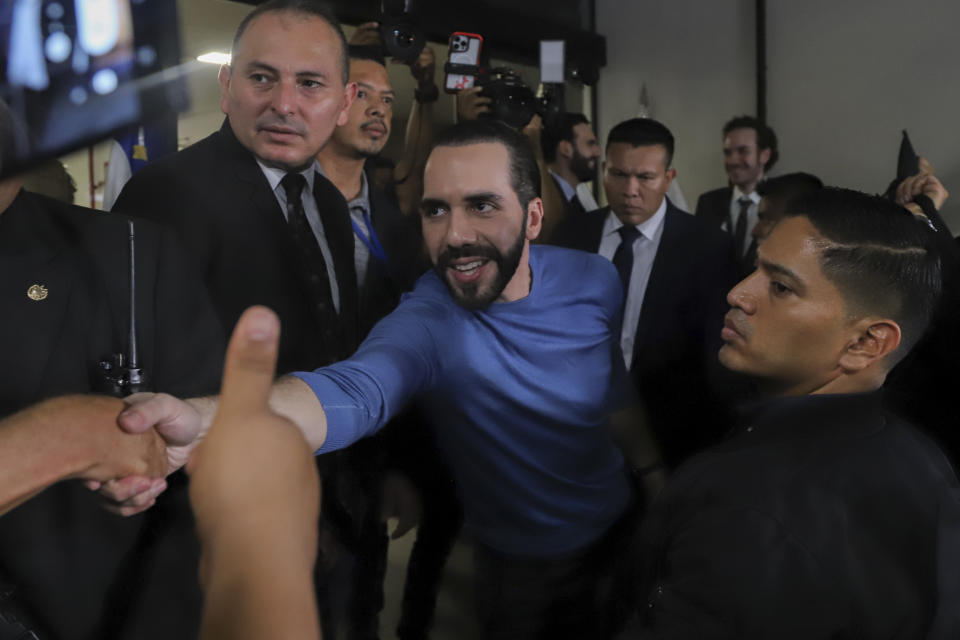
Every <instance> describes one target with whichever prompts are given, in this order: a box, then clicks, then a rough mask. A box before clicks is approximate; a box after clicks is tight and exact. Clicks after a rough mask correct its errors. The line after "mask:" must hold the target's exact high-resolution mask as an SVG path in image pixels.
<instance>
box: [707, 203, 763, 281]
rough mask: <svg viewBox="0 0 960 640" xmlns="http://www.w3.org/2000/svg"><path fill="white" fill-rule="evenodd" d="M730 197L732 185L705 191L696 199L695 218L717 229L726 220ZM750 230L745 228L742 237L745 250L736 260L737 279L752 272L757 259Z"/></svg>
mask: <svg viewBox="0 0 960 640" xmlns="http://www.w3.org/2000/svg"><path fill="white" fill-rule="evenodd" d="M732 197H733V187H723V188H722V189H714V190H713V191H707V192H706V193H704V194H703V195H701V196H700V198H699V199H698V200H697V212H696V214H695V215H696V217H697V219H698V220H703V221H704V222H705V223H706V224H708V225H710V226H713V227H716V228H718V229H719V228H720V225H722V224H723V223H724V222H726V221H727V216H728V215H729V214H730V199H731V198H732ZM750 231H751V229H747V237H746V238H745V239H744V242H745V244H746V246H747V250H746V252H745V253H744V254H743V257H742V258H739V259H738V260H737V266H738V276H737V277H738V279H742V278H745V277H747V276H748V275H750V274H751V273H753V270H754V263H755V262H756V261H757V242H756V241H755V240H754V239H753V236H751V235H750ZM731 237H732V236H731Z"/></svg>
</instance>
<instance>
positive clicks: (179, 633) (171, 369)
mask: <svg viewBox="0 0 960 640" xmlns="http://www.w3.org/2000/svg"><path fill="white" fill-rule="evenodd" d="M136 237H137V240H136V258H137V323H138V333H139V335H138V350H139V358H140V364H141V366H142V367H143V368H144V369H145V370H146V372H147V373H148V374H149V376H150V377H149V382H150V384H149V386H150V388H152V389H155V390H160V391H168V392H171V393H175V394H178V395H197V394H204V393H210V392H212V391H215V390H216V388H217V387H218V385H219V379H220V370H221V360H222V357H223V335H222V333H221V331H220V326H219V322H218V321H217V319H216V316H215V314H214V312H213V309H212V307H211V305H210V302H209V300H208V299H207V298H206V294H205V292H204V290H203V287H202V286H200V284H199V283H198V282H197V278H196V276H195V275H194V274H193V273H192V272H191V270H190V269H189V268H188V266H189V264H190V263H189V261H188V260H187V258H186V256H185V254H184V253H183V251H182V250H181V249H180V248H179V246H177V244H176V243H175V242H174V237H173V234H172V233H170V232H168V231H161V230H160V229H159V228H157V227H156V225H154V224H153V223H150V222H148V221H142V220H141V221H137V223H136ZM127 246H128V231H127V222H126V218H123V217H121V216H118V215H112V214H103V213H94V212H91V211H89V210H86V209H81V208H80V207H74V206H71V205H67V204H64V203H62V202H59V201H56V200H53V199H50V198H45V197H43V196H37V195H34V194H30V193H27V192H21V193H20V195H19V196H18V197H17V199H16V200H15V201H14V203H13V204H12V205H11V206H10V207H9V208H8V209H7V210H6V211H5V212H4V213H2V214H0V300H2V301H3V313H2V314H0V353H2V354H3V365H4V372H5V375H4V382H3V384H2V385H0V415H6V414H9V413H11V412H13V411H15V410H18V409H20V408H22V407H24V406H27V405H30V404H33V403H35V402H37V401H39V400H41V399H44V398H47V397H51V396H55V395H61V394H65V393H87V392H90V391H92V390H94V389H95V388H96V383H97V380H98V378H97V364H98V362H99V361H100V360H101V359H103V358H106V357H109V356H110V355H111V354H112V353H114V352H117V351H123V352H126V351H127V349H126V347H127V338H126V336H127V331H128V324H129V322H128V317H129V316H128V309H129V285H128V278H129V270H128V267H127V260H128V257H127V256H128V252H127ZM34 284H38V285H42V286H44V287H45V288H46V290H47V297H46V298H45V299H43V300H31V299H30V298H28V296H27V290H28V288H29V287H31V286H32V285H34ZM171 483H172V484H176V483H175V482H174V481H173V480H171ZM154 509H156V510H157V511H156V512H154V511H153V510H151V513H150V514H145V515H140V516H135V517H132V518H126V519H125V518H120V517H118V516H115V515H113V514H110V513H107V512H106V511H105V510H104V509H103V508H102V506H101V504H100V501H99V499H98V497H97V496H96V495H95V494H93V493H92V492H90V491H88V490H87V489H85V488H83V487H82V486H80V485H79V484H78V483H74V482H66V483H61V484H58V485H56V486H54V487H51V488H50V489H47V490H46V491H45V492H44V493H43V494H41V495H40V496H38V497H36V498H34V499H32V500H30V501H28V502H27V503H25V504H23V505H21V506H19V507H17V508H16V509H14V510H13V511H12V512H10V513H9V514H7V515H5V516H4V517H3V518H2V519H0V580H2V581H3V582H4V583H6V584H7V586H10V587H12V588H13V589H14V595H13V597H12V598H11V600H10V601H4V602H3V603H2V604H0V610H6V609H7V608H8V606H11V607H12V608H13V609H15V610H16V611H18V612H19V613H21V614H22V615H23V618H24V620H25V621H26V622H27V623H28V624H29V625H35V627H36V629H35V630H36V631H37V633H38V634H39V635H40V637H41V638H44V639H50V640H55V639H57V638H86V637H122V638H157V639H160V638H172V637H188V636H190V635H192V634H195V633H196V629H197V625H198V623H199V614H200V602H201V598H200V592H199V589H198V588H197V587H196V562H197V555H198V554H197V551H198V549H197V546H196V543H195V542H192V541H193V540H194V534H193V530H194V525H193V521H192V518H190V517H189V506H188V505H187V496H186V491H185V490H178V489H174V490H170V491H168V492H167V493H166V494H165V495H164V496H161V498H160V499H159V500H158V503H157V506H156V507H154ZM145 522H147V523H148V526H149V531H150V533H149V535H150V536H152V537H153V538H154V539H153V542H154V543H155V544H154V545H152V546H151V551H149V552H148V553H146V554H144V555H143V556H141V557H139V558H137V561H136V562H135V563H131V564H128V565H126V569H129V570H130V571H131V573H130V574H129V575H127V576H126V577H125V578H119V577H118V575H117V572H118V568H119V567H121V566H124V565H122V560H123V559H124V555H125V554H126V553H128V552H129V551H130V550H131V548H133V546H134V544H135V541H136V540H137V537H138V535H140V534H142V533H143V532H144V531H145V530H147V528H148V527H147V526H145V525H144V523H145ZM111 585H112V586H111ZM111 588H113V589H116V592H113V593H108V589H111ZM127 600H129V602H128V604H129V609H127V610H126V611H124V610H123V609H124V608H125V606H124V604H123V603H124V601H127ZM171 611H174V612H176V613H175V614H171ZM105 613H107V614H108V615H107V616H106V617H107V620H105V621H101V622H102V624H98V620H99V619H100V618H101V616H102V615H103V614H105Z"/></svg>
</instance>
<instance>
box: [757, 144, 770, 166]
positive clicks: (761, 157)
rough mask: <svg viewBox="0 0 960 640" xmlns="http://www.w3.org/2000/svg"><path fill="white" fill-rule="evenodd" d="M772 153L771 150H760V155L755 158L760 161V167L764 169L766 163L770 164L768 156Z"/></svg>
mask: <svg viewBox="0 0 960 640" xmlns="http://www.w3.org/2000/svg"><path fill="white" fill-rule="evenodd" d="M772 153H773V151H772V150H771V149H761V150H760V155H759V156H757V159H758V160H760V164H761V166H763V168H764V169H766V167H767V163H768V162H770V154H772Z"/></svg>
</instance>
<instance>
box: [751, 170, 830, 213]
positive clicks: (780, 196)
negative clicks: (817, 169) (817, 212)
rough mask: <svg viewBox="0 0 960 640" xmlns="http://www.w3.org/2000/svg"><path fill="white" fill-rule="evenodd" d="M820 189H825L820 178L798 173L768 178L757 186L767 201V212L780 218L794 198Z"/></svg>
mask: <svg viewBox="0 0 960 640" xmlns="http://www.w3.org/2000/svg"><path fill="white" fill-rule="evenodd" d="M820 189H823V182H822V181H821V180H820V178H818V177H817V176H815V175H813V174H811V173H803V172H802V171H798V172H796V173H785V174H783V175H782V176H777V177H775V178H767V179H766V180H764V181H763V182H761V183H760V184H758V185H757V194H758V195H759V196H760V197H761V198H766V199H767V212H768V213H771V214H773V215H774V216H779V215H781V214H782V212H783V210H784V209H786V208H787V205H788V203H789V202H790V201H791V200H792V199H793V198H796V197H798V196H800V195H803V194H805V193H813V192H814V191H819V190H820Z"/></svg>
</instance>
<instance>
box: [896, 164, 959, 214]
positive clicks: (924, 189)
mask: <svg viewBox="0 0 960 640" xmlns="http://www.w3.org/2000/svg"><path fill="white" fill-rule="evenodd" d="M917 195H925V196H927V197H928V198H930V200H931V201H933V206H934V207H935V208H936V209H937V211H939V210H940V208H941V207H943V203H944V202H946V200H947V198H948V197H949V196H950V193H949V192H948V191H947V189H946V188H945V187H944V186H943V184H941V182H940V181H939V180H938V179H937V177H936V176H935V175H933V174H925V173H919V174H917V175H915V176H910V177H909V178H907V179H906V180H904V181H903V182H901V183H900V186H898V187H897V194H896V201H897V204H899V205H901V206H903V207H907V208H908V209H910V210H911V211H913V212H914V213H918V212H919V213H920V214H922V213H923V212H922V211H917V210H919V207H917V205H916V204H914V203H913V198H914V196H917ZM911 204H912V205H913V207H916V209H917V210H914V208H913V207H911V206H910V205H911Z"/></svg>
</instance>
